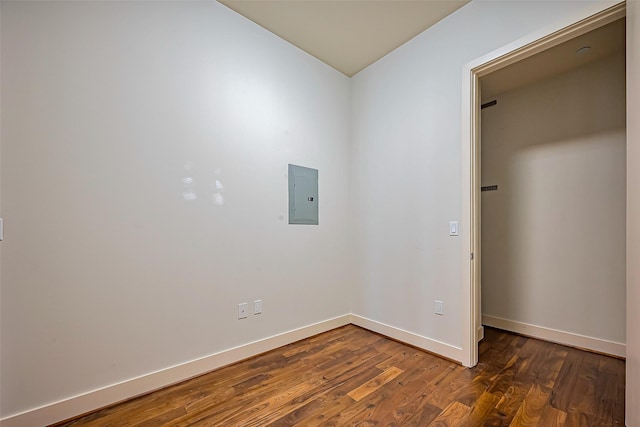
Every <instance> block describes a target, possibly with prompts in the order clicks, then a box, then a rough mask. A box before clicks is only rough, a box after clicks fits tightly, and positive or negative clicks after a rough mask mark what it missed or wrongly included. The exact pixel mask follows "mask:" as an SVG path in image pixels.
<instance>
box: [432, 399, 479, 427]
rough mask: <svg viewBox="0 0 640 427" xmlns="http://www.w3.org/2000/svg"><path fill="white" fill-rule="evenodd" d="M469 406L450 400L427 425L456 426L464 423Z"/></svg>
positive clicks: (469, 409)
mask: <svg viewBox="0 0 640 427" xmlns="http://www.w3.org/2000/svg"><path fill="white" fill-rule="evenodd" d="M469 413H471V408H470V407H468V406H467V405H465V404H462V403H460V402H452V403H451V404H450V405H449V406H447V407H446V408H445V410H444V411H442V413H441V414H440V415H438V416H437V417H436V419H435V420H433V421H431V423H430V424H429V427H457V426H462V425H466V423H467V420H468V417H469Z"/></svg>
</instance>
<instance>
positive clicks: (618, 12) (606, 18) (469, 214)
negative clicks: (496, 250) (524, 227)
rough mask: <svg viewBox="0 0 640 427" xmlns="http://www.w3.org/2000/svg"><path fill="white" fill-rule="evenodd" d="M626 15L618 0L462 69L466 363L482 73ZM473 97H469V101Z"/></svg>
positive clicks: (475, 252)
mask: <svg viewBox="0 0 640 427" xmlns="http://www.w3.org/2000/svg"><path fill="white" fill-rule="evenodd" d="M624 16H625V4H624V3H618V4H617V5H614V6H612V7H610V8H608V9H605V10H602V11H600V12H598V13H596V14H595V15H593V16H588V17H585V18H579V19H576V20H575V21H574V23H572V24H571V25H569V26H566V25H565V26H564V27H560V28H558V29H557V30H553V29H546V30H543V31H541V33H540V34H537V35H536V34H534V35H531V36H530V37H529V38H528V40H525V39H523V40H520V41H517V42H515V43H514V44H512V45H509V46H505V47H504V48H502V49H499V50H497V51H494V52H492V53H490V54H488V55H485V56H484V57H481V58H478V59H477V60H476V61H473V62H472V63H470V64H468V65H467V66H466V67H465V68H464V70H463V87H462V90H463V96H464V97H465V98H464V99H463V105H462V107H463V111H462V125H463V128H462V132H463V140H462V162H463V163H462V165H463V167H462V172H463V176H462V178H463V215H462V224H463V226H467V227H468V230H469V232H468V233H465V234H464V235H463V239H462V244H463V252H462V257H463V262H464V263H463V265H465V266H468V268H465V269H463V290H465V291H464V292H463V304H464V305H465V306H467V307H468V310H467V311H465V314H466V315H467V318H466V321H465V324H466V326H465V330H464V333H465V339H464V341H463V355H464V356H465V360H463V364H464V365H466V366H474V365H475V364H476V363H477V359H478V353H477V346H478V344H477V343H478V340H479V338H481V336H482V311H481V305H480V304H481V287H480V281H481V259H482V254H481V240H480V239H481V228H480V227H481V222H480V216H481V204H480V198H481V191H480V190H481V189H480V186H481V159H480V155H481V154H480V138H481V135H480V100H481V98H480V78H482V77H485V76H488V75H489V74H491V73H493V72H496V71H498V70H500V69H503V68H505V67H507V66H509V65H512V64H515V63H517V62H519V61H523V60H525V59H527V58H529V57H531V56H533V55H535V54H537V53H539V52H543V51H546V50H548V49H551V48H553V47H555V46H558V45H560V44H562V43H564V42H566V41H568V40H572V39H574V38H576V37H579V36H581V35H583V34H585V33H588V32H590V31H592V30H594V29H597V28H600V27H603V26H605V25H607V24H609V23H611V22H613V21H616V20H618V19H620V18H622V17H624ZM467 101H468V102H467Z"/></svg>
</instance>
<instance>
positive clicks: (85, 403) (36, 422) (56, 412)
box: [0, 314, 351, 427]
mask: <svg viewBox="0 0 640 427" xmlns="http://www.w3.org/2000/svg"><path fill="white" fill-rule="evenodd" d="M350 321H351V316H350V315H349V314H346V315H343V316H339V317H335V318H333V319H328V320H325V321H322V322H319V323H315V324H312V325H308V326H304V327H302V328H299V329H294V330H292V331H288V332H284V333H281V334H278V335H274V336H272V337H268V338H264V339H261V340H258V341H255V342H252V343H249V344H245V345H241V346H238V347H235V348H231V349H228V350H224V351H221V352H219V353H214V354H212V355H209V356H205V357H202V358H200V359H196V360H192V361H189V362H185V363H181V364H179V365H176V366H172V367H169V368H166V369H162V370H160V371H156V372H152V373H150V374H146V375H142V376H140V377H137V378H132V379H130V380H126V381H123V382H121V383H117V384H112V385H110V386H107V387H103V388H100V389H97V390H93V391H90V392H88V393H84V394H80V395H77V396H73V397H70V398H68V399H64V400H61V401H58V402H54V403H51V404H48V405H44V406H41V407H38V408H34V409H31V410H28V411H25V412H22V413H19V414H14V415H10V416H8V417H5V418H3V419H1V420H0V425H2V427H33V426H45V425H49V424H53V423H57V422H60V421H63V420H66V419H69V418H71V417H75V416H78V415H80V414H84V413H86V412H90V411H93V410H96V409H98V408H102V407H104V406H107V405H111V404H113V403H116V402H121V401H123V400H127V399H131V398H133V397H136V396H139V395H141V394H145V393H148V392H151V391H153V390H157V389H160V388H163V387H166V386H168V385H171V384H175V383H178V382H181V381H184V380H187V379H189V378H193V377H195V376H198V375H201V374H204V373H206V372H209V371H212V370H214V369H217V368H220V367H223V366H226V365H229V364H231V363H235V362H238V361H240V360H243V359H247V358H249V357H252V356H255V355H258V354H261V353H264V352H267V351H269V350H273V349H275V348H278V347H282V346H284V345H287V344H291V343H293V342H295V341H299V340H301V339H305V338H308V337H311V336H313V335H317V334H320V333H322V332H326V331H329V330H331V329H335V328H338V327H340V326H344V325H348V324H349V323H350Z"/></svg>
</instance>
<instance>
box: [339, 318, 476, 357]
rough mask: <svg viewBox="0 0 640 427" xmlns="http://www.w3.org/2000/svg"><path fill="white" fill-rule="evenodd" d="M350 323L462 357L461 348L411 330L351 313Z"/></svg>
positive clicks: (409, 342)
mask: <svg viewBox="0 0 640 427" xmlns="http://www.w3.org/2000/svg"><path fill="white" fill-rule="evenodd" d="M351 323H353V324H354V325H356V326H360V327H361V328H365V329H369V330H370V331H373V332H377V333H379V334H382V335H385V336H387V337H389V338H392V339H394V340H398V341H401V342H404V343H407V344H410V345H413V346H415V347H418V348H421V349H423V350H426V351H428V352H431V353H435V354H437V355H438V356H442V357H445V358H447V359H451V360H453V361H456V362H460V361H461V360H462V359H463V358H462V349H461V348H460V347H455V346H453V345H451V344H447V343H443V342H440V341H436V340H433V339H431V338H427V337H424V336H422V335H417V334H414V333H413V332H409V331H405V330H403V329H399V328H396V327H394V326H390V325H387V324H384V323H381V322H377V321H375V320H371V319H367V318H366V317H362V316H358V315H355V314H352V315H351Z"/></svg>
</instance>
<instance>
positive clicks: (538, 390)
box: [511, 384, 551, 427]
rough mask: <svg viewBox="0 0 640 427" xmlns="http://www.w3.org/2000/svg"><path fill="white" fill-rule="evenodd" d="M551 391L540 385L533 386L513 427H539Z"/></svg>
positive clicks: (513, 422) (519, 410)
mask: <svg viewBox="0 0 640 427" xmlns="http://www.w3.org/2000/svg"><path fill="white" fill-rule="evenodd" d="M550 394H551V391H550V390H549V389H547V388H545V387H544V386H542V385H540V384H533V385H532V386H531V388H530V389H529V392H528V393H527V395H526V397H525V398H524V401H523V402H522V405H520V409H518V412H517V413H516V416H515V417H513V421H512V422H511V425H512V426H513V427H535V426H537V425H538V422H539V421H540V418H541V417H542V412H543V410H544V408H545V406H546V404H547V402H548V400H549V395H550Z"/></svg>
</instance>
